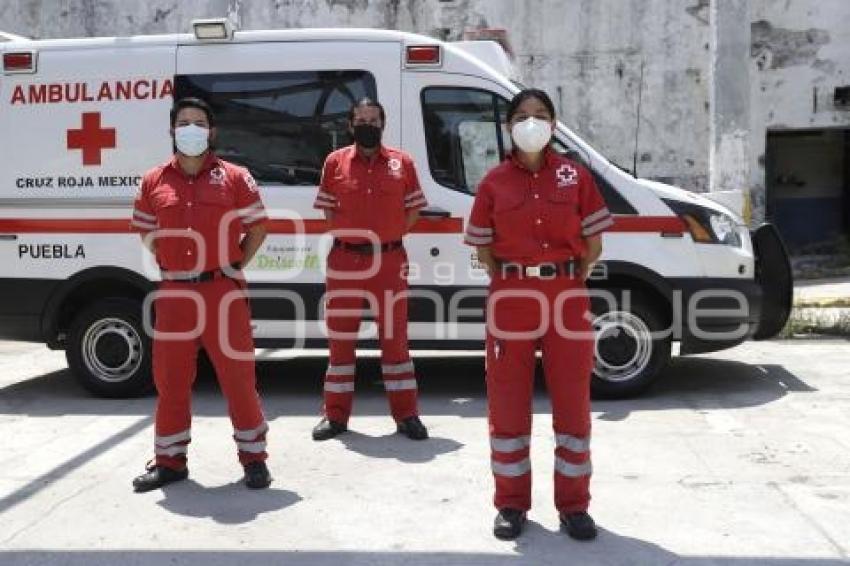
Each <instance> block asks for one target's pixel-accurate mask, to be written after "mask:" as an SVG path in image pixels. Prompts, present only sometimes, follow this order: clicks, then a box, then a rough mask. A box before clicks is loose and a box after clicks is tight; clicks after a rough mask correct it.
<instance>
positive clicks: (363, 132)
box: [354, 124, 381, 149]
mask: <svg viewBox="0 0 850 566" xmlns="http://www.w3.org/2000/svg"><path fill="white" fill-rule="evenodd" d="M354 141H355V142H357V145H359V146H361V147H365V148H366V149H372V148H373V147H378V144H379V143H381V128H379V127H378V126H373V125H371V124H357V125H356V126H354Z"/></svg>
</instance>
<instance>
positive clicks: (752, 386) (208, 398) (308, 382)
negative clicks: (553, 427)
mask: <svg viewBox="0 0 850 566" xmlns="http://www.w3.org/2000/svg"><path fill="white" fill-rule="evenodd" d="M326 365H327V359H326V358H324V357H301V358H297V359H294V360H288V361H276V362H263V363H260V364H258V382H259V388H260V391H261V393H262V396H263V399H264V401H265V407H266V413H267V415H268V417H269V418H270V419H274V418H276V417H284V418H285V417H287V416H310V415H318V414H319V409H320V406H321V392H322V375H323V372H324V370H325V367H326ZM417 373H418V375H419V389H420V406H421V412H422V414H423V415H453V416H459V417H471V418H477V417H482V416H484V415H485V414H486V405H485V385H484V364H483V359H482V358H481V357H479V356H470V357H451V358H423V359H419V360H418V361H417ZM814 390H815V389H814V388H812V387H810V386H809V385H807V384H806V383H805V382H804V381H802V380H801V379H800V378H798V377H797V376H795V375H794V374H792V373H790V372H789V371H787V370H786V369H785V368H784V367H783V366H781V365H778V364H766V365H751V364H745V363H741V362H736V361H729V360H718V359H715V358H701V357H683V358H675V359H674V360H673V361H672V362H671V364H670V365H669V367H668V368H667V369H666V370H665V371H664V373H663V375H661V376H660V378H659V380H658V382H657V383H656V384H655V386H654V387H653V388H652V389H651V390H650V391H649V392H647V393H646V394H644V395H643V396H642V397H640V398H637V399H630V400H624V401H596V402H594V404H593V410H594V412H595V413H601V417H600V418H604V419H606V420H612V421H616V420H622V419H624V418H626V417H628V415H629V414H631V413H634V412H636V411H658V410H672V409H681V408H693V409H705V410H708V409H713V408H722V409H733V408H738V407H753V406H760V405H764V404H767V403H771V402H773V401H776V400H777V399H781V398H782V397H784V396H785V395H787V394H789V393H805V392H809V391H814ZM537 391H538V395H537V397H536V400H535V412H541V413H545V412H548V411H549V403H548V400H547V399H546V396H545V389H544V387H543V384H542V379H541V375H540V369H539V368H538V376H537ZM153 402H154V400H153V397H146V398H141V399H117V400H116V399H98V398H94V397H91V396H90V395H89V394H88V393H86V392H85V391H84V390H83V389H82V388H80V387H79V386H78V385H77V384H76V382H75V381H74V379H73V377H72V376H71V374H70V372H69V371H68V370H59V371H54V372H51V373H48V374H45V375H41V376H38V377H34V378H32V379H28V380H26V381H21V382H18V383H15V384H14V385H10V386H8V387H5V388H3V389H0V414H8V415H28V416H56V415H74V414H84V415H89V414H92V415H114V414H122V415H140V416H145V415H150V414H151V412H152V410H153ZM194 411H195V414H197V415H201V416H204V415H211V416H216V415H225V414H226V408H225V405H224V401H223V400H222V399H221V395H220V392H219V388H218V384H217V383H216V381H215V378H214V377H213V376H201V377H199V378H198V380H197V382H196V384H195V404H194ZM354 411H355V414H356V415H386V414H387V413H388V409H387V404H386V401H385V399H384V393H383V385H382V383H381V379H380V363H379V361H378V360H377V359H372V358H367V359H363V360H360V361H359V362H358V380H357V393H356V401H355V407H354ZM364 446H365V445H364ZM355 448H356V447H355ZM364 449H366V448H364Z"/></svg>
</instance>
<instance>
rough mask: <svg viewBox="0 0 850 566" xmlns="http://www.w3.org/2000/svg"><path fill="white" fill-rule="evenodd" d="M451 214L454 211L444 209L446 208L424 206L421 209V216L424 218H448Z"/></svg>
mask: <svg viewBox="0 0 850 566" xmlns="http://www.w3.org/2000/svg"><path fill="white" fill-rule="evenodd" d="M451 215H452V213H451V212H449V211H448V210H446V209H444V208H436V207H429V208H423V209H422V210H420V211H419V216H421V217H422V218H430V219H432V220H439V219H440V218H448V217H450V216H451Z"/></svg>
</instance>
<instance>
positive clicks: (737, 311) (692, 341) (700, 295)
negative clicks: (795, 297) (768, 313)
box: [671, 277, 763, 354]
mask: <svg viewBox="0 0 850 566" xmlns="http://www.w3.org/2000/svg"><path fill="white" fill-rule="evenodd" d="M671 284H672V286H673V291H674V296H675V295H676V294H678V295H679V297H680V301H681V302H680V304H681V313H682V314H681V320H679V321H676V322H674V325H676V324H678V325H680V326H679V328H678V329H676V328H674V333H677V334H678V335H679V336H680V353H681V354H703V353H706V352H716V351H718V350H725V349H727V348H731V347H733V346H737V345H738V344H740V343H742V342H744V341H746V340H748V339H750V338H752V336H753V334H754V333H755V332H756V330H757V329H758V325H759V320H760V318H761V313H762V297H763V292H762V289H761V287H760V286H759V284H758V283H757V282H756V281H754V280H752V279H732V278H711V277H695V278H674V279H672V280H671ZM676 330H678V332H676Z"/></svg>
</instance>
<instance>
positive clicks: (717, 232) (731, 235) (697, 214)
mask: <svg viewBox="0 0 850 566" xmlns="http://www.w3.org/2000/svg"><path fill="white" fill-rule="evenodd" d="M664 203H665V204H666V205H667V206H669V207H670V208H671V209H672V210H673V212H675V213H676V214H677V215H678V216H679V218H681V219H682V221H683V222H684V223H685V225H686V226H687V227H688V231H689V232H690V233H691V237H692V238H693V240H694V242H697V243H700V244H722V245H726V246H734V247H736V248H740V247H742V246H743V245H744V242H743V240H742V239H741V234H740V231H739V225H738V223H737V222H736V221H735V219H734V218H732V217H731V216H729V215H728V214H724V213H723V212H718V211H716V210H714V209H711V208H707V207H705V206H700V205H698V204H694V203H690V202H682V201H678V200H671V199H664Z"/></svg>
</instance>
